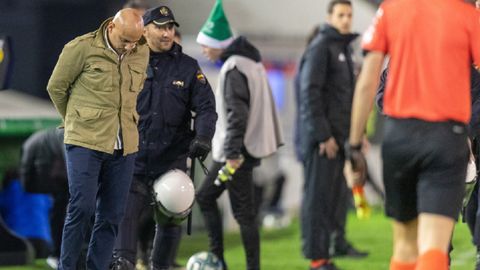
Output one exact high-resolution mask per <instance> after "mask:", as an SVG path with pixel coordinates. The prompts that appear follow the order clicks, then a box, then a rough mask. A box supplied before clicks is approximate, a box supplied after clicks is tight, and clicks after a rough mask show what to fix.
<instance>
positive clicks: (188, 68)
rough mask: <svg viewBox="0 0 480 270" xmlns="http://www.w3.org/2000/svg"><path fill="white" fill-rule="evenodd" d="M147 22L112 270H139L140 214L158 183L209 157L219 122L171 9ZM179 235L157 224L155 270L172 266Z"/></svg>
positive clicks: (152, 12) (150, 13)
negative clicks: (190, 161)
mask: <svg viewBox="0 0 480 270" xmlns="http://www.w3.org/2000/svg"><path fill="white" fill-rule="evenodd" d="M143 20H144V24H145V34H144V36H145V38H146V40H147V44H148V46H149V48H150V61H149V65H148V68H147V79H146V81H145V84H144V87H143V90H142V91H141V92H140V94H139V96H138V100H137V111H138V113H139V115H140V121H139V124H138V129H139V134H140V144H139V151H138V154H137V157H136V160H135V169H134V180H133V182H132V186H131V189H130V194H129V198H128V200H129V201H128V205H127V211H126V215H125V217H124V219H123V221H122V223H121V225H120V228H119V235H118V238H117V242H116V244H115V249H114V260H113V263H112V265H111V269H122V270H123V269H135V262H136V251H137V239H138V229H139V220H140V215H141V213H142V210H144V209H146V208H148V206H149V205H150V204H151V202H152V194H153V193H152V184H153V182H154V180H155V179H157V178H159V177H160V176H161V175H162V174H164V173H166V172H167V171H169V170H171V169H179V170H182V171H186V170H187V157H189V156H190V157H192V158H197V157H198V158H200V159H202V160H203V159H205V157H206V156H207V155H208V153H209V151H210V145H211V139H212V137H213V134H214V133H215V122H216V120H217V114H216V112H215V98H214V95H213V92H212V90H211V87H210V84H209V83H208V81H207V79H206V78H205V76H204V74H203V73H202V71H201V70H200V67H199V66H198V63H197V61H196V60H195V59H193V58H191V57H190V56H188V55H186V54H184V53H183V52H182V47H181V46H180V45H179V44H177V43H175V42H174V41H173V39H174V33H175V26H177V27H178V23H177V22H176V21H175V18H174V16H173V13H172V11H171V10H170V9H169V8H168V7H166V6H160V7H156V8H153V9H149V10H147V11H146V13H145V14H144V16H143ZM192 112H194V113H195V114H196V115H195V121H194V130H193V131H192V130H191V122H192ZM180 236H181V226H180V225H178V224H177V223H176V222H173V221H172V222H167V224H156V232H155V238H154V244H153V250H152V255H151V269H154V270H164V269H169V268H170V266H171V265H172V264H173V262H174V259H175V258H174V257H175V255H176V251H177V248H178V245H179V241H180Z"/></svg>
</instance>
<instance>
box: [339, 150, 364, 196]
mask: <svg viewBox="0 0 480 270" xmlns="http://www.w3.org/2000/svg"><path fill="white" fill-rule="evenodd" d="M343 174H344V175H345V178H346V180H347V185H348V186H349V187H350V188H352V187H354V186H363V185H364V184H365V181H366V180H367V161H366V160H365V156H364V155H363V153H362V151H361V146H350V145H348V144H347V145H346V146H345V167H344V168H343Z"/></svg>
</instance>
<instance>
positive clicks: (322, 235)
mask: <svg viewBox="0 0 480 270" xmlns="http://www.w3.org/2000/svg"><path fill="white" fill-rule="evenodd" d="M344 162H345V158H344V157H343V155H342V154H341V150H340V151H339V152H338V155H337V157H336V158H334V159H328V158H327V157H326V156H320V155H319V153H318V148H313V149H311V150H310V153H309V154H308V156H307V157H306V158H305V161H304V174H305V183H304V187H303V198H302V209H301V229H302V244H303V247H302V250H303V254H304V256H305V257H306V258H307V259H312V260H316V259H328V258H330V254H329V248H330V246H332V245H334V244H337V245H341V244H343V242H346V241H345V224H346V218H347V206H348V200H349V198H350V192H349V190H348V187H347V184H346V182H345V178H344V176H343V166H344Z"/></svg>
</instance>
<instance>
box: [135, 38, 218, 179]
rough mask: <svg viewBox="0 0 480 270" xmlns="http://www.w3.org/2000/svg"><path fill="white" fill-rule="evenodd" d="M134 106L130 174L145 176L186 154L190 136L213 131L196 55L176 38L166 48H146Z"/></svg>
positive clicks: (209, 97)
mask: <svg viewBox="0 0 480 270" xmlns="http://www.w3.org/2000/svg"><path fill="white" fill-rule="evenodd" d="M137 112H138V114H139V115H140V121H139V124H138V130H139V133H140V143H139V151H138V153H137V158H136V161H135V174H136V175H141V176H146V177H147V178H149V176H150V177H157V176H158V175H159V174H161V173H164V172H165V171H166V170H168V169H170V168H171V167H172V166H173V164H175V162H176V161H178V160H182V159H184V160H186V157H187V156H188V151H189V145H190V142H191V141H192V139H193V138H194V137H196V136H197V137H199V138H203V139H205V140H207V141H211V139H212V137H213V134H214V133H215V123H216V120H217V114H216V112H215V98H214V95H213V92H212V89H211V87H210V84H209V83H208V81H207V79H206V78H205V76H204V74H203V73H202V71H201V70H200V67H199V66H198V63H197V61H196V60H195V59H193V58H191V57H190V56H188V55H186V54H184V53H182V47H181V46H180V45H178V44H176V43H174V45H173V47H172V49H171V50H170V51H168V52H163V53H155V52H151V53H150V61H149V65H148V68H147V79H146V80H145V84H144V87H143V90H142V91H141V92H140V94H139V96H138V100H137ZM192 113H194V114H195V121H194V128H193V130H192V128H191V124H192Z"/></svg>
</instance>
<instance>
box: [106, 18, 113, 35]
mask: <svg viewBox="0 0 480 270" xmlns="http://www.w3.org/2000/svg"><path fill="white" fill-rule="evenodd" d="M114 27H115V23H114V22H113V21H112V22H109V23H108V25H107V30H108V32H109V33H110V31H112V29H113V28H114Z"/></svg>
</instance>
